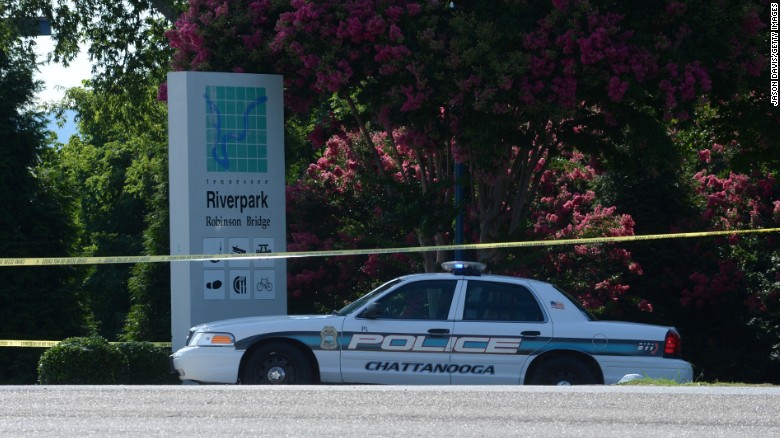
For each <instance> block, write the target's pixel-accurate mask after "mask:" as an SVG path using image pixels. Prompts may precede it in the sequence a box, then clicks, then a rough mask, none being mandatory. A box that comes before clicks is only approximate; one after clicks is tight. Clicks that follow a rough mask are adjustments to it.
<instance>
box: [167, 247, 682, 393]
mask: <svg viewBox="0 0 780 438" xmlns="http://www.w3.org/2000/svg"><path fill="white" fill-rule="evenodd" d="M443 266H444V268H445V270H447V271H448V272H446V273H435V274H415V275H408V276H404V277H399V278H396V279H394V280H391V281H389V282H387V283H385V284H383V285H381V286H379V287H378V288H376V289H375V290H373V291H371V292H370V293H368V294H367V295H365V296H363V297H362V298H360V299H358V300H357V301H355V302H353V303H351V304H349V305H348V306H346V307H344V308H343V309H341V310H339V311H338V312H334V313H333V314H332V315H320V316H269V317H255V318H240V319H232V320H225V321H217V322H211V323H207V324H203V325H199V326H196V327H193V328H192V329H191V330H190V333H189V336H188V338H187V344H186V346H185V347H183V348H182V349H180V350H178V351H176V352H175V353H174V354H173V355H172V356H171V364H172V367H173V369H174V370H175V372H176V373H178V374H179V377H180V379H181V380H185V381H194V382H200V383H229V384H230V383H241V384H314V383H354V384H403V385H406V384H425V385H438V384H454V385H460V384H463V385H467V384H477V385H489V384H526V385H587V384H614V383H617V382H619V381H620V380H621V379H623V378H624V377H626V376H631V375H634V376H635V375H640V376H643V377H650V378H665V379H671V380H675V381H678V382H689V381H691V380H692V377H693V369H692V367H691V364H690V363H688V362H686V361H684V360H682V359H681V356H680V354H681V347H682V345H681V342H680V335H679V334H678V332H677V331H676V330H675V329H674V328H673V327H661V326H655V325H647V324H638V323H629V322H610V321H597V320H596V319H595V318H594V317H593V316H592V315H591V314H590V313H589V312H588V311H587V310H585V309H584V308H583V307H582V306H581V305H580V303H579V302H578V301H577V300H576V299H573V298H572V297H571V296H569V295H568V294H566V293H565V292H563V291H561V290H560V289H558V288H556V287H555V286H554V285H552V284H549V283H545V282H541V281H535V280H530V279H524V278H515V277H507V276H498V275H483V274H482V271H483V270H484V267H485V266H484V265H483V264H479V263H467V262H447V263H445V264H444V265H443Z"/></svg>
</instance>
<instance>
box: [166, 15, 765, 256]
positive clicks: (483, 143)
mask: <svg viewBox="0 0 780 438" xmlns="http://www.w3.org/2000/svg"><path fill="white" fill-rule="evenodd" d="M729 8H730V9H729V10H725V9H723V10H718V9H717V8H715V7H714V6H713V7H710V6H708V4H707V3H705V2H697V3H685V4H683V3H677V2H668V3H662V2H661V3H653V4H645V5H643V6H641V7H638V6H636V5H629V4H618V5H614V4H610V6H609V7H608V8H607V7H603V8H601V7H594V5H592V4H591V3H590V2H586V1H577V0H571V1H554V2H551V3H550V4H547V5H541V4H539V5H528V4H525V3H523V2H520V3H517V2H506V3H504V4H502V5H501V8H500V14H497V13H496V8H495V7H493V6H491V5H487V4H484V3H465V2H464V3H461V2H434V1H432V2H413V1H400V0H397V1H390V2H387V1H382V2H379V1H349V2H342V1H322V2H306V1H302V0H298V1H291V2H289V3H288V2H272V1H269V0H257V1H241V2H232V1H216V0H214V1H194V2H191V4H190V10H189V11H188V12H187V13H185V14H184V15H183V16H182V17H181V19H180V20H179V21H178V22H177V26H176V29H174V30H173V31H171V32H169V34H168V35H169V38H170V40H171V44H172V46H174V47H175V48H176V49H177V53H176V56H175V62H174V66H175V67H177V68H182V69H185V68H186V69H211V70H229V71H248V72H250V71H260V72H274V73H281V74H283V75H284V76H285V85H286V91H287V92H286V96H285V98H286V103H287V105H288V107H289V108H290V109H291V110H292V111H295V112H297V113H303V112H307V111H309V110H311V109H312V108H315V107H321V106H322V105H323V104H325V102H326V100H327V99H330V98H331V97H335V98H336V99H337V101H336V102H337V103H336V104H334V100H332V99H331V100H330V101H329V102H330V104H331V107H332V109H334V110H337V111H338V122H339V123H340V124H342V125H345V126H346V127H347V130H348V131H355V132H358V133H359V134H360V136H361V142H362V147H359V148H355V150H354V153H355V154H356V156H357V157H358V160H357V162H358V163H359V167H358V169H357V170H358V171H359V173H360V174H361V178H367V177H377V178H378V179H379V180H380V181H381V186H382V190H383V191H384V192H385V195H386V199H388V200H391V202H390V203H395V204H400V203H401V202H404V201H406V200H408V196H402V195H400V194H401V193H405V194H407V195H408V194H409V190H408V189H412V192H411V194H412V195H413V196H414V197H415V199H417V200H418V203H421V202H422V201H425V202H426V203H429V204H430V205H429V207H430V208H428V209H427V210H425V211H420V212H418V215H419V216H420V218H419V220H418V223H417V224H416V226H415V227H414V229H415V230H416V233H417V236H418V241H419V242H420V243H421V244H424V245H427V244H432V243H442V242H444V241H445V240H446V239H445V237H444V232H443V231H442V226H441V225H438V226H431V224H433V223H434V222H435V221H434V220H431V218H428V217H427V216H426V212H427V211H439V210H440V209H442V208H445V206H447V205H451V204H452V190H451V182H452V174H451V169H452V167H453V163H454V162H456V161H457V162H462V163H466V164H467V165H468V167H469V169H470V171H471V172H470V174H471V175H472V177H473V180H472V183H473V193H474V196H473V198H472V201H473V202H474V203H475V205H476V206H477V208H475V209H474V211H476V212H477V214H478V216H479V229H480V233H479V240H480V242H490V241H495V240H500V239H505V238H512V237H517V236H520V235H522V234H521V227H522V226H523V224H524V223H525V221H526V219H527V215H528V206H529V203H530V202H531V201H532V200H533V199H534V196H535V192H536V190H537V188H538V185H539V183H540V179H541V176H542V175H543V172H544V170H545V164H544V163H546V162H547V161H549V160H550V159H552V158H553V157H554V156H555V155H556V154H558V153H560V152H561V151H563V150H567V149H571V148H572V147H576V146H578V145H585V146H586V147H591V148H593V147H594V145H599V144H603V139H604V138H612V137H614V136H615V135H618V136H619V134H620V129H618V128H619V126H622V125H624V124H625V125H628V124H630V122H631V119H630V117H626V115H628V116H630V114H631V113H632V111H627V109H634V111H635V109H636V108H639V107H643V108H656V109H655V110H654V111H655V112H657V113H658V116H659V117H664V118H666V119H668V120H684V119H687V118H688V117H689V116H690V110H691V108H692V107H693V105H694V104H695V103H696V102H697V101H698V100H700V99H701V98H703V97H706V96H708V95H709V94H710V93H711V91H712V90H713V84H716V83H717V84H720V81H721V80H722V79H726V78H728V81H729V83H730V84H733V83H737V82H739V80H740V78H741V77H742V76H745V75H751V74H753V73H755V71H756V66H758V67H760V66H761V65H763V64H762V62H763V60H762V59H761V57H760V56H759V54H758V53H757V52H756V50H755V46H754V45H753V44H752V42H753V41H754V40H755V38H757V34H758V31H759V29H760V26H757V24H756V20H755V17H757V16H758V15H757V8H756V7H755V6H754V5H749V4H748V5H741V6H730V7H729ZM691 12H695V13H696V14H695V15H694V16H695V17H697V18H696V19H694V20H691V19H690V13H691ZM735 17H736V18H735ZM734 20H736V22H738V23H741V24H740V25H739V26H732V25H731V24H733V22H734ZM723 24H729V26H726V27H724V28H721V27H719V26H721V25H723ZM714 32H718V33H720V35H721V36H722V38H720V39H717V38H716V39H713V40H712V41H711V42H710V46H712V45H714V44H715V42H717V41H724V42H723V43H719V44H721V45H724V44H732V43H733V44H741V46H740V49H743V50H740V51H732V50H724V51H723V52H722V53H725V54H726V56H720V55H721V53H720V52H719V53H718V61H717V62H715V61H712V59H713V58H712V57H707V56H704V55H709V54H711V53H713V52H712V50H716V49H718V48H719V47H714V48H713V47H708V48H709V49H710V50H708V51H707V52H704V53H699V52H698V51H697V50H696V49H697V48H698V47H699V44H701V42H702V40H703V34H704V35H709V34H712V33H714ZM729 35H733V36H734V37H733V38H731V37H729ZM737 36H738V37H739V38H736V37H737ZM708 61H709V62H708ZM715 64H717V65H715ZM735 65H738V66H743V67H745V71H744V72H739V73H738V74H737V75H735V74H734V73H735V71H733V70H734V69H733V68H732V67H733V66H735ZM718 69H720V70H723V72H721V71H720V70H718ZM732 88H733V87H732ZM318 122H322V123H328V124H329V123H330V122H331V120H330V119H329V118H327V119H322V120H319V121H318ZM321 128H323V127H322V126H318V127H317V128H316V129H321ZM397 130H404V131H405V132H406V133H407V135H408V136H410V137H411V138H413V139H414V140H413V141H412V142H410V143H409V145H410V147H411V148H413V153H414V155H415V157H414V158H415V161H416V166H417V168H416V169H415V172H414V173H413V172H410V171H408V169H404V168H403V167H402V166H403V164H402V163H403V161H404V160H403V159H402V157H401V155H402V153H403V152H402V151H400V150H398V147H397V146H396V145H395V144H394V143H393V140H394V136H393V135H390V133H392V132H394V131H397ZM379 131H384V132H385V137H384V138H385V139H387V141H388V143H387V144H385V145H382V147H377V146H378V145H376V144H375V143H374V138H373V134H372V133H373V132H379ZM599 141H602V143H599ZM384 149H387V150H388V155H389V157H391V159H392V161H393V162H394V163H395V167H394V168H390V169H388V168H387V166H386V163H383V162H382V159H383V156H382V154H381V153H380V151H382V150H384ZM399 183H401V184H405V187H406V189H407V190H402V189H399V188H398V187H397V185H398V184H399ZM447 227H449V225H446V224H445V226H444V228H447ZM496 257H499V255H497V254H494V253H486V254H483V255H482V258H489V259H494V260H498V259H497V258H496ZM499 258H500V257H499ZM425 265H426V269H428V270H431V269H432V267H433V263H432V260H431V259H430V257H429V258H428V259H427V260H426V263H425Z"/></svg>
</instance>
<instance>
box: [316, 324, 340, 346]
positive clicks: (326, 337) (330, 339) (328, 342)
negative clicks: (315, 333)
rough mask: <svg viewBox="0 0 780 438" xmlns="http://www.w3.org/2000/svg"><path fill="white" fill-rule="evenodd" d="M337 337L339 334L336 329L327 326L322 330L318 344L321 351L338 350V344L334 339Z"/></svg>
mask: <svg viewBox="0 0 780 438" xmlns="http://www.w3.org/2000/svg"><path fill="white" fill-rule="evenodd" d="M338 336H339V332H338V331H337V330H336V327H333V326H330V325H329V326H327V327H325V328H323V329H322V331H321V332H320V337H321V338H322V341H321V342H320V347H321V348H322V349H323V350H335V349H336V348H338V343H337V341H336V339H337V338H338Z"/></svg>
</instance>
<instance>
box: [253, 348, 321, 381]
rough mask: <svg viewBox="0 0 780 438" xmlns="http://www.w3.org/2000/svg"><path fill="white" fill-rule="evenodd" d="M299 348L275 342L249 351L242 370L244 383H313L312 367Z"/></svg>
mask: <svg viewBox="0 0 780 438" xmlns="http://www.w3.org/2000/svg"><path fill="white" fill-rule="evenodd" d="M308 365H309V364H308V361H307V359H306V356H305V355H304V354H303V353H302V352H301V351H300V350H298V349H297V348H295V347H293V346H290V345H287V344H283V343H275V344H268V345H264V346H262V347H260V348H258V349H257V350H254V351H252V352H250V353H249V357H248V358H247V361H246V363H245V364H244V368H243V370H242V372H241V383H242V384H244V385H308V384H311V383H312V380H313V379H312V372H311V367H309V366H308Z"/></svg>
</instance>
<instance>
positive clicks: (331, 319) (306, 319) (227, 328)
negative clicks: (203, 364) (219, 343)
mask: <svg viewBox="0 0 780 438" xmlns="http://www.w3.org/2000/svg"><path fill="white" fill-rule="evenodd" d="M343 319H344V317H343V316H338V315H276V316H253V317H247V318H235V319H225V320H221V321H213V322H207V323H205V324H201V325H198V326H195V327H193V328H192V331H193V332H199V331H200V332H229V333H232V334H233V335H235V336H236V338H241V337H242V335H244V334H246V333H248V332H249V333H269V332H280V331H290V330H307V329H308V330H310V329H312V328H314V327H317V326H322V325H335V324H337V321H338V322H339V323H340V321H342V320H343Z"/></svg>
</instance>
